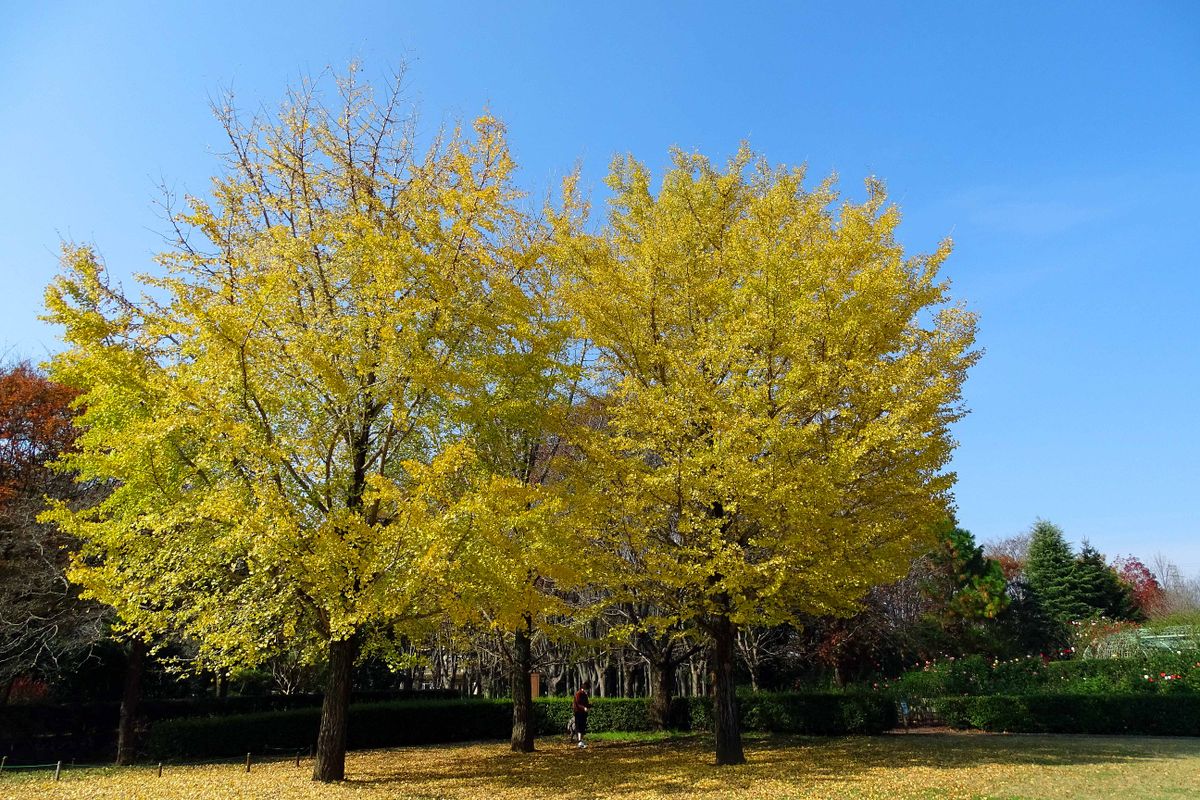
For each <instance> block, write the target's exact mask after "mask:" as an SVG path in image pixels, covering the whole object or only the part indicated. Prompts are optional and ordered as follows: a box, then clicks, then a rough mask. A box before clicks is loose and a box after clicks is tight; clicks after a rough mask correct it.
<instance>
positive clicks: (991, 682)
mask: <svg viewBox="0 0 1200 800" xmlns="http://www.w3.org/2000/svg"><path fill="white" fill-rule="evenodd" d="M1168 676H1171V677H1170V678H1168ZM1175 676H1178V677H1175ZM894 690H895V693H896V694H897V696H899V697H912V698H918V697H945V696H949V695H1024V694H1068V695H1081V694H1097V695H1128V694H1144V695H1157V694H1172V695H1177V694H1180V693H1194V694H1200V654H1197V653H1194V652H1192V653H1187V652H1184V653H1157V654H1154V655H1150V656H1146V657H1143V658H1113V659H1099V658H1079V659H1069V660H1064V661H1051V662H1049V663H1043V662H1042V660H1041V659H1040V658H1023V659H1017V660H1013V661H1001V662H994V661H989V660H985V659H983V658H981V657H979V656H967V657H965V658H959V659H947V660H945V661H939V662H937V663H936V664H930V665H928V666H927V668H925V669H921V670H914V671H912V672H907V673H905V674H904V675H902V676H901V677H900V679H899V680H898V681H897V682H896V685H895V687H894Z"/></svg>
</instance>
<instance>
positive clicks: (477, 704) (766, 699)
mask: <svg viewBox="0 0 1200 800" xmlns="http://www.w3.org/2000/svg"><path fill="white" fill-rule="evenodd" d="M739 702H740V705H741V712H742V720H743V725H744V726H745V728H746V730H758V731H769V732H773V733H801V734H828V735H837V734H847V733H879V732H881V731H884V730H887V729H888V728H891V727H893V726H894V725H895V722H896V714H895V706H894V704H893V703H892V701H891V699H890V698H888V697H886V696H884V695H878V694H875V695H867V694H832V693H829V694H753V695H743V696H742V697H741V698H740V699H739ZM570 715H571V700H570V698H558V697H554V698H543V699H539V700H537V701H536V702H535V703H534V719H535V722H534V724H535V725H536V726H537V727H536V729H537V732H538V733H539V734H541V735H554V734H559V733H563V732H565V731H566V726H567V720H568V719H569V718H570ZM671 720H672V724H673V725H674V726H675V727H677V728H679V729H683V730H689V729H690V730H712V701H711V699H709V698H706V697H679V698H675V700H674V702H673V703H672V706H671ZM319 725H320V709H319V708H299V709H289V710H285V711H274V712H266V713H258V714H239V715H233V716H224V717H193V718H185V719H173V720H164V721H162V722H158V723H155V724H154V725H153V726H152V727H151V729H150V735H149V737H148V739H147V742H146V747H147V750H148V751H149V754H150V755H151V756H152V757H153V758H155V759H159V760H167V759H179V758H220V757H226V756H241V755H244V754H246V753H258V754H263V753H270V752H272V751H280V750H304V751H307V750H308V749H309V748H310V747H312V746H313V744H314V743H315V742H316V738H317V730H318V727H319ZM650 727H651V726H650V714H649V707H648V701H647V700H646V698H606V699H599V700H596V702H595V703H594V704H593V706H592V712H591V714H590V715H589V719H588V729H589V730H590V731H593V732H595V733H603V732H608V731H645V730H649V729H650ZM511 728H512V704H511V701H509V700H507V699H498V700H443V701H402V702H391V703H371V704H366V705H353V706H351V707H350V720H349V741H348V746H349V747H350V748H352V749H363V748H370V747H397V746H401V745H414V744H434V743H439V742H459V741H471V740H478V739H506V738H508V736H509V734H510V732H511Z"/></svg>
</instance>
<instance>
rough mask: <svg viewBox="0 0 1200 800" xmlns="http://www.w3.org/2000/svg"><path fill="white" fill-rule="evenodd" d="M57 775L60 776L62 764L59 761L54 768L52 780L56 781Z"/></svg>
mask: <svg viewBox="0 0 1200 800" xmlns="http://www.w3.org/2000/svg"><path fill="white" fill-rule="evenodd" d="M59 775H62V762H61V761H59V762H58V763H57V764H56V765H55V766H54V780H58V776H59Z"/></svg>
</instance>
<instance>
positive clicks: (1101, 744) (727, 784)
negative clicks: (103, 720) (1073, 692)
mask: <svg viewBox="0 0 1200 800" xmlns="http://www.w3.org/2000/svg"><path fill="white" fill-rule="evenodd" d="M709 747H710V742H709V741H708V740H706V739H703V738H699V737H696V738H686V739H673V740H667V741H659V742H596V743H594V744H593V745H592V746H591V747H590V748H589V749H587V750H576V749H574V748H572V747H570V746H569V745H567V744H566V743H565V742H563V741H562V740H549V739H547V740H542V741H539V742H538V752H537V753H534V754H530V755H518V754H514V753H511V752H509V751H508V749H507V746H506V744H501V743H495V742H487V743H471V744H463V745H440V746H431V747H411V748H400V749H395V750H374V751H367V752H357V753H351V754H350V755H349V756H348V759H347V764H346V773H347V775H348V776H349V780H347V781H345V782H344V783H342V784H337V785H318V784H314V783H312V781H311V780H309V776H310V772H311V769H312V763H311V762H310V761H305V762H303V763H302V766H301V767H297V766H296V765H295V763H294V762H284V761H276V762H273V763H264V764H255V765H254V766H253V768H252V771H251V772H250V773H249V774H247V773H246V772H245V768H244V766H243V765H239V764H232V763H224V764H197V765H187V766H180V765H167V766H166V768H165V770H164V773H163V776H162V777H161V778H160V777H158V776H157V770H156V768H154V767H131V768H126V769H122V770H117V769H111V768H110V769H95V770H79V769H77V770H74V771H72V770H66V771H65V772H64V774H63V777H62V780H61V781H60V782H58V783H55V782H53V780H52V779H51V776H50V774H48V773H47V774H39V773H27V774H23V775H22V774H18V773H8V774H5V775H3V776H0V797H2V798H13V799H14V800H24V798H39V799H41V798H46V799H47V800H51V799H52V798H64V799H67V798H70V799H72V800H73V799H74V798H114V799H115V798H121V800H125V799H126V798H172V799H173V798H180V799H184V798H186V800H201V799H202V798H204V799H207V798H319V799H320V800H330V799H332V798H351V799H353V800H357V799H358V798H363V799H364V800H366V799H367V798H381V799H382V798H428V799H429V800H433V799H434V798H438V799H439V800H441V799H443V798H444V799H445V800H451V799H452V798H453V799H455V800H467V799H468V798H486V799H487V800H509V799H510V798H511V799H512V800H515V799H516V798H522V800H524V798H541V797H546V798H550V797H554V798H561V797H578V798H622V800H624V799H626V798H628V799H629V800H634V798H679V800H684V799H685V798H693V797H697V798H729V797H732V798H737V800H755V799H756V798H764V799H765V798H771V800H776V799H777V798H889V799H890V798H964V799H967V798H971V799H977V798H997V799H1002V800H1010V799H1011V798H1093V797H1094V798H1120V800H1143V798H1185V797H1191V798H1195V797H1200V739H1184V738H1178V739H1155V738H1133V737H1121V738H1118V737H1092V736H1000V735H961V734H915V733H914V734H908V735H905V734H893V735H888V736H878V737H871V738H865V737H850V738H839V739H809V738H803V739H801V738H788V737H763V738H757V739H752V740H749V741H747V747H746V755H747V758H748V763H746V764H745V765H742V766H737V767H717V766H715V765H714V763H713V759H712V756H711V753H710V750H709Z"/></svg>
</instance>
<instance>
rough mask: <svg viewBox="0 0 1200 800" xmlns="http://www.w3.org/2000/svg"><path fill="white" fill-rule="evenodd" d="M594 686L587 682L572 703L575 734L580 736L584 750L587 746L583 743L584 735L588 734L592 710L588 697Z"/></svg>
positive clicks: (580, 745) (580, 743)
mask: <svg viewBox="0 0 1200 800" xmlns="http://www.w3.org/2000/svg"><path fill="white" fill-rule="evenodd" d="M591 688H592V685H591V684H590V683H588V682H587V681H584V682H583V685H582V686H580V687H579V691H578V692H576V693H575V699H574V700H573V701H572V702H571V711H573V712H574V713H575V733H577V734H578V735H579V745H578V746H579V747H580V748H584V747H587V745H586V744H585V743H584V741H583V735H584V734H585V733H587V720H588V712H589V711H591V710H592V701H591V698H589V697H588V689H591Z"/></svg>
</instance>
